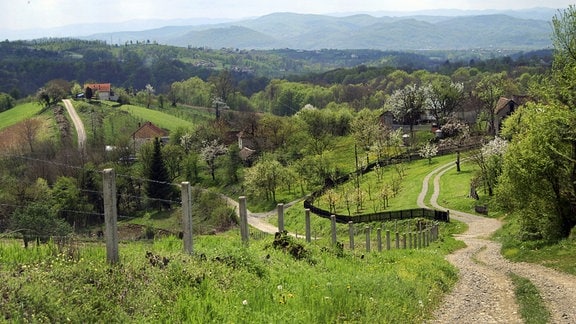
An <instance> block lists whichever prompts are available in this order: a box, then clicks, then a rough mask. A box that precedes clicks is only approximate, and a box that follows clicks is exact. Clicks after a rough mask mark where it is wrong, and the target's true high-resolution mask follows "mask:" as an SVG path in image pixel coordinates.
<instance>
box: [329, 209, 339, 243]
mask: <svg viewBox="0 0 576 324" xmlns="http://www.w3.org/2000/svg"><path fill="white" fill-rule="evenodd" d="M330 221H331V227H330V228H331V230H332V245H334V246H336V243H337V242H338V241H337V240H336V215H332V216H330Z"/></svg>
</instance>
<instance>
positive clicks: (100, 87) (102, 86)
mask: <svg viewBox="0 0 576 324" xmlns="http://www.w3.org/2000/svg"><path fill="white" fill-rule="evenodd" d="M86 88H90V89H92V90H93V91H100V92H110V90H111V88H112V85H111V84H110V83H87V84H85V85H84V89H86Z"/></svg>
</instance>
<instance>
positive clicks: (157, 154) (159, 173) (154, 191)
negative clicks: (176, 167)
mask: <svg viewBox="0 0 576 324" xmlns="http://www.w3.org/2000/svg"><path fill="white" fill-rule="evenodd" d="M147 170H148V173H147V174H146V176H147V178H148V181H147V182H146V193H147V195H148V198H150V199H152V206H154V207H155V208H157V209H159V210H161V209H162V208H170V200H171V199H172V198H173V197H174V190H173V188H172V184H171V183H170V177H169V175H168V169H167V168H166V165H165V164H164V159H163V157H162V147H161V144H160V139H158V138H155V139H154V152H153V154H152V158H151V161H150V165H149V167H148V168H147Z"/></svg>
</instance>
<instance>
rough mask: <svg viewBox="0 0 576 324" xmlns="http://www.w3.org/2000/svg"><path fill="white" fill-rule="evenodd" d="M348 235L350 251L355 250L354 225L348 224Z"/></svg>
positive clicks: (350, 222)
mask: <svg viewBox="0 0 576 324" xmlns="http://www.w3.org/2000/svg"><path fill="white" fill-rule="evenodd" d="M348 235H349V236H350V250H354V223H353V222H352V221H349V222H348Z"/></svg>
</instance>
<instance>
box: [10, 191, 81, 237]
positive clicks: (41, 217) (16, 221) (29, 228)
mask: <svg viewBox="0 0 576 324" xmlns="http://www.w3.org/2000/svg"><path fill="white" fill-rule="evenodd" d="M9 228H10V229H11V230H12V231H16V232H20V233H22V238H23V240H24V246H25V247H28V243H29V242H30V241H32V240H38V241H42V242H47V241H48V240H49V239H50V237H52V236H56V237H58V239H60V238H61V237H63V236H66V235H68V234H70V233H71V232H72V228H71V227H70V225H68V224H67V223H66V222H65V221H64V220H63V219H60V218H58V217H57V216H56V213H55V212H53V211H52V208H51V206H50V204H49V203H47V202H45V201H37V202H32V203H29V204H28V205H26V206H24V207H19V208H18V209H16V210H15V211H14V214H13V215H12V217H11V218H10V225H9Z"/></svg>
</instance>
